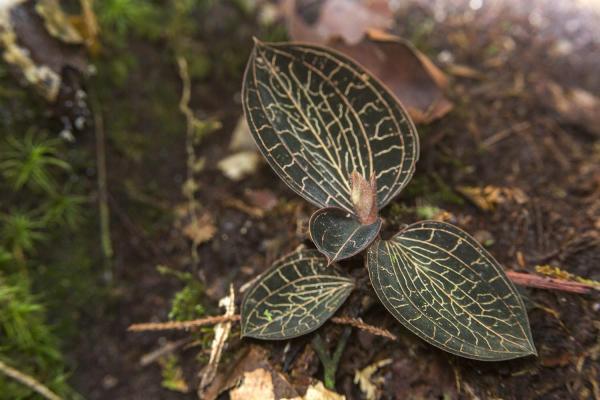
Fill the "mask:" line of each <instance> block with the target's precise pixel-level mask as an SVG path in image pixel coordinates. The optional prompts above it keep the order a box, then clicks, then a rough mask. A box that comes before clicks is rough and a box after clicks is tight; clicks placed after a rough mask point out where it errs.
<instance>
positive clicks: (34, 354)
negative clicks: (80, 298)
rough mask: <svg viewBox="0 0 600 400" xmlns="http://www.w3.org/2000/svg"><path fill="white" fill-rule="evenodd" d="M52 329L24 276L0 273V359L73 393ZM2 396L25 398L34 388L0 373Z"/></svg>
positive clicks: (61, 392)
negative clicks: (68, 383) (67, 381)
mask: <svg viewBox="0 0 600 400" xmlns="http://www.w3.org/2000/svg"><path fill="white" fill-rule="evenodd" d="M58 349H59V341H58V338H57V336H56V334H55V332H54V331H53V330H52V329H51V328H50V327H49V326H48V324H47V323H46V320H45V308H44V306H43V305H42V304H41V303H40V302H39V300H38V299H37V298H36V297H35V296H33V295H32V294H31V292H30V288H29V282H28V281H27V279H26V278H25V277H23V276H20V275H16V274H12V275H10V276H6V275H4V274H2V275H0V359H2V360H3V361H4V362H5V363H7V364H8V365H10V366H12V367H14V368H17V369H18V370H20V371H21V372H24V373H26V374H29V375H31V376H33V377H35V378H36V379H38V380H39V381H41V382H43V383H44V384H45V385H46V386H48V387H49V388H50V389H51V390H53V391H54V392H56V393H57V394H59V395H62V396H69V398H71V397H73V395H74V394H73V392H72V391H71V390H70V388H69V387H68V385H67V384H66V379H67V377H68V375H67V373H66V369H65V363H64V360H63V358H62V356H61V353H60V351H59V350H58ZM0 388H2V392H1V396H2V398H6V399H28V398H32V396H34V392H33V391H32V390H31V389H29V388H27V387H25V386H23V385H22V384H20V383H18V382H16V381H14V380H12V379H9V378H7V377H5V376H3V375H1V374H0Z"/></svg>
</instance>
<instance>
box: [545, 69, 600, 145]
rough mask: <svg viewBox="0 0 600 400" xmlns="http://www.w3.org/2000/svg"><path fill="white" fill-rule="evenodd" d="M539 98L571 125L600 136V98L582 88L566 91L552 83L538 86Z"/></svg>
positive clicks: (547, 82)
mask: <svg viewBox="0 0 600 400" xmlns="http://www.w3.org/2000/svg"><path fill="white" fill-rule="evenodd" d="M537 93H538V95H539V98H540V99H541V100H542V102H544V103H545V104H546V105H547V106H548V107H550V108H551V109H553V110H554V111H556V112H557V113H558V114H559V115H560V117H561V118H562V119H563V120H564V121H566V122H568V123H571V124H574V125H578V126H580V127H582V128H584V129H586V130H587V131H589V132H591V133H593V134H595V135H598V136H600V98H599V97H597V96H595V95H593V94H592V93H590V92H588V91H585V90H583V89H580V88H572V89H565V88H563V87H561V86H559V85H558V84H557V83H555V82H552V81H544V82H543V83H542V84H540V85H538V88H537Z"/></svg>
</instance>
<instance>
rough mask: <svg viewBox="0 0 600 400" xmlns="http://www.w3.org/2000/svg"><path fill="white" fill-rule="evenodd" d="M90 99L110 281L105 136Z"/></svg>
mask: <svg viewBox="0 0 600 400" xmlns="http://www.w3.org/2000/svg"><path fill="white" fill-rule="evenodd" d="M90 97H91V99H92V104H93V110H94V135H95V136H96V165H97V169H98V171H97V175H98V213H99V215H100V242H101V246H102V256H103V258H104V267H105V272H106V274H107V280H108V281H109V282H110V281H112V265H111V263H112V257H113V247H112V240H111V235H110V209H109V207H108V186H107V183H106V180H107V179H106V146H105V144H106V138H105V136H104V121H103V119H102V108H101V106H100V103H99V102H98V100H97V99H96V98H95V96H93V95H92V96H90Z"/></svg>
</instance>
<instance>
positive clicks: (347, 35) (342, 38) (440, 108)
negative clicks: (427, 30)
mask: <svg viewBox="0 0 600 400" xmlns="http://www.w3.org/2000/svg"><path fill="white" fill-rule="evenodd" d="M310 4H311V5H314V6H313V8H314V7H318V6H319V5H320V3H315V2H311V3H310ZM315 4H316V5H315ZM303 5H304V7H303ZM389 7H390V6H389V2H388V1H383V0H371V1H351V0H327V1H325V2H324V3H322V5H321V7H320V8H317V9H316V10H315V9H311V8H310V7H309V6H307V5H306V4H304V3H303V2H299V1H298V0H288V1H286V2H284V5H283V10H284V11H283V14H284V15H285V16H286V20H287V24H288V30H289V33H290V36H291V37H292V38H293V39H294V40H298V41H303V42H309V43H316V44H321V45H327V46H329V47H332V48H334V49H336V50H338V51H340V52H342V53H344V54H346V55H348V56H350V57H351V58H353V59H354V60H356V61H358V62H359V63H360V64H362V65H363V66H364V67H366V68H367V69H368V70H369V71H371V72H372V73H373V74H374V75H375V76H376V77H377V78H379V79H380V80H381V81H382V82H383V83H384V84H385V85H386V86H387V87H388V88H389V89H390V90H391V91H392V92H393V93H394V94H395V95H396V97H398V99H399V100H400V102H401V103H402V104H403V105H404V106H405V107H406V109H407V111H408V113H409V114H410V116H411V117H412V119H413V120H414V122H415V123H429V122H431V121H433V120H435V119H437V118H440V117H442V116H443V115H445V114H446V113H448V112H449V111H450V110H451V109H452V103H451V102H450V101H449V100H448V99H446V97H445V96H444V93H443V91H444V89H445V88H446V87H447V85H448V81H447V78H446V76H445V75H444V73H443V72H442V71H441V70H440V69H439V68H437V67H436V66H435V64H433V62H432V61H431V60H430V59H429V58H428V57H427V56H425V55H424V54H422V53H421V52H420V51H418V50H417V49H416V48H414V47H413V46H412V44H411V43H410V42H408V41H407V40H404V39H402V38H400V37H397V36H394V35H391V34H389V33H386V32H385V31H383V30H382V29H385V28H387V27H389V26H390V24H391V21H392V19H391V17H392V15H393V13H392V12H391V10H390V8H389ZM311 21H315V22H314V23H312V24H311V23H310V22H311Z"/></svg>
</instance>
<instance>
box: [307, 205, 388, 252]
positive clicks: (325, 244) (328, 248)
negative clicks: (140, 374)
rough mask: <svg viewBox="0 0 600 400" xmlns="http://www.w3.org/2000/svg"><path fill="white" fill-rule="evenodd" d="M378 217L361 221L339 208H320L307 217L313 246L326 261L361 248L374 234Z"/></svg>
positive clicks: (377, 226)
mask: <svg viewBox="0 0 600 400" xmlns="http://www.w3.org/2000/svg"><path fill="white" fill-rule="evenodd" d="M379 229H381V218H377V220H376V221H375V222H374V223H372V224H369V225H363V224H361V222H360V221H359V220H358V218H357V217H355V216H354V215H353V214H350V213H348V212H346V211H344V210H341V209H339V208H322V209H320V210H318V211H317V212H315V213H314V214H313V215H312V217H311V218H310V223H309V232H310V237H311V238H312V241H313V242H314V243H315V246H317V249H319V251H320V252H321V253H323V254H325V256H327V259H328V261H329V262H330V263H332V262H334V261H338V260H343V259H344V258H348V257H352V256H353V255H355V254H358V253H360V252H361V251H363V250H364V249H365V248H366V247H367V246H368V245H370V244H371V242H372V241H373V240H375V238H376V237H377V234H378V233H379Z"/></svg>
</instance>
